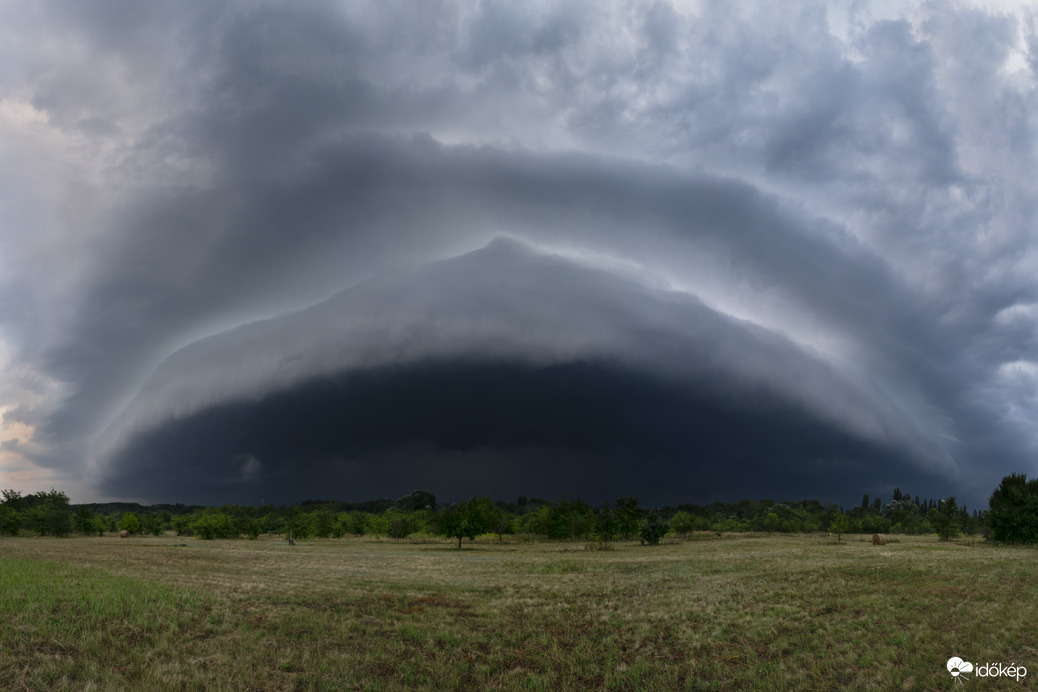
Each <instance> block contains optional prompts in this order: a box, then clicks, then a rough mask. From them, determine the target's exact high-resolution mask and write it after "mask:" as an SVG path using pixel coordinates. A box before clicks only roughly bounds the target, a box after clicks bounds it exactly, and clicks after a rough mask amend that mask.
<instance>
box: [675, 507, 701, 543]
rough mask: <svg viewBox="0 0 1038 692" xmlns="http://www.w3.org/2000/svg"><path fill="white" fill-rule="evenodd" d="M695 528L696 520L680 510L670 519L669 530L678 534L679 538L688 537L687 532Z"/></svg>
mask: <svg viewBox="0 0 1038 692" xmlns="http://www.w3.org/2000/svg"><path fill="white" fill-rule="evenodd" d="M695 527H696V518H695V517H694V516H692V515H691V514H689V513H688V512H686V511H685V510H680V511H678V512H675V513H674V516H672V517H671V518H670V528H671V530H673V531H674V532H676V533H680V534H681V537H682V538H684V537H686V536H688V532H689V531H691V530H692V529H694V528H695Z"/></svg>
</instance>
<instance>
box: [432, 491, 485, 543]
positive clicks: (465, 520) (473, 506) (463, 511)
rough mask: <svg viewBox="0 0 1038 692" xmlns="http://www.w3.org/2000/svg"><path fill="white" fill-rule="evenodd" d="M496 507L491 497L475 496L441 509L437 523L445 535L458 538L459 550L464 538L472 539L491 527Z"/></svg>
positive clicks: (437, 516)
mask: <svg viewBox="0 0 1038 692" xmlns="http://www.w3.org/2000/svg"><path fill="white" fill-rule="evenodd" d="M496 509H497V506H496V505H494V503H493V502H491V501H490V500H489V499H487V498H476V497H474V498H472V499H471V500H464V501H462V502H459V503H457V504H454V505H451V506H450V507H446V508H444V509H441V510H440V511H439V512H438V513H437V515H436V523H437V524H438V526H439V529H440V531H441V532H442V533H443V535H445V536H447V537H448V538H457V539H458V550H461V539H462V538H467V539H469V540H470V541H471V540H474V539H475V538H476V536H478V535H480V534H483V533H486V532H487V531H489V530H490V529H491V527H492V526H493V523H492V520H493V516H494V514H495V510H496Z"/></svg>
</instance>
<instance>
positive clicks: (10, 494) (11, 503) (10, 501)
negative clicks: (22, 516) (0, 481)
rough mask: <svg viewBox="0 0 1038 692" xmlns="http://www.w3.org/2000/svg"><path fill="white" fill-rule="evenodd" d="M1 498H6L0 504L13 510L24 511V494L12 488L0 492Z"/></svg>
mask: <svg viewBox="0 0 1038 692" xmlns="http://www.w3.org/2000/svg"><path fill="white" fill-rule="evenodd" d="M0 497H3V498H4V499H3V500H2V501H0V504H2V505H4V506H5V507H10V508H11V509H22V508H23V507H24V506H25V504H24V503H25V501H24V499H23V498H22V494H21V493H20V492H18V491H17V490H14V489H12V488H8V489H6V490H0Z"/></svg>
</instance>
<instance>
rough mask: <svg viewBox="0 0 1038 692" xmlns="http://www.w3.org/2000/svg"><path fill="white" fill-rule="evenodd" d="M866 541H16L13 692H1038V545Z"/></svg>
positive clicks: (9, 591) (4, 671)
mask: <svg viewBox="0 0 1038 692" xmlns="http://www.w3.org/2000/svg"><path fill="white" fill-rule="evenodd" d="M865 539H866V537H857V536H849V537H845V538H844V541H843V542H842V543H836V542H834V541H832V539H830V538H826V537H822V536H788V535H770V536H764V535H758V536H747V535H725V536H724V537H722V538H718V537H716V536H715V535H713V534H707V535H704V536H702V537H699V540H688V541H684V542H671V543H665V544H664V545H661V546H658V547H651V548H650V547H642V546H640V545H638V544H637V543H633V544H629V543H619V544H616V546H615V549H614V550H609V551H589V550H586V549H585V545H584V544H583V543H524V542H513V543H509V542H505V543H504V544H497V543H493V542H489V541H488V542H477V543H475V544H470V543H466V545H465V547H464V549H462V550H460V551H459V550H458V549H457V548H456V547H452V546H451V544H450V543H449V542H447V541H444V542H442V543H441V542H431V543H410V542H407V541H401V542H396V541H391V540H383V541H376V540H372V539H341V540H327V541H307V542H301V543H300V544H299V545H296V546H288V545H286V544H285V543H284V541H283V540H280V539H276V538H273V537H271V538H269V539H267V540H264V539H260V540H258V541H247V540H240V541H197V540H193V539H181V538H175V537H172V536H170V537H165V538H131V539H125V540H121V539H119V538H116V537H104V538H86V537H84V538H72V539H43V538H11V539H0V556H2V557H0V620H2V631H0V688H2V689H5V690H7V689H13V690H18V689H29V690H37V689H48V690H49V689H76V690H80V689H97V690H104V689H178V690H179V689H239V690H260V689H262V690H277V689H328V690H339V689H413V688H428V689H478V688H490V689H543V690H557V689H632V690H633V689H653V688H664V689H693V690H715V689H716V690H730V689H736V690H769V689H773V690H786V689H805V690H835V689H847V690H889V689H910V690H937V689H953V688H958V687H960V685H959V682H958V681H957V680H955V679H953V678H952V677H951V675H949V673H948V672H947V671H946V670H945V662H946V661H947V660H948V658H949V657H951V656H953V655H954V656H960V657H962V658H963V659H965V660H967V661H972V662H975V663H986V662H1001V663H1003V664H1005V665H1009V664H1011V663H1015V664H1017V665H1022V666H1026V667H1027V668H1028V675H1027V677H1025V678H1023V679H1022V680H1020V681H1017V680H1015V679H1012V680H1007V679H1004V678H1001V679H992V678H978V677H975V676H971V677H970V679H969V680H968V681H967V682H966V687H964V688H961V689H967V690H974V691H976V690H982V689H984V690H988V689H990V690H997V689H1014V690H1015V689H1036V688H1038V685H1036V682H1035V679H1036V678H1038V634H1036V633H1038V620H1036V606H1035V604H1036V603H1038V551H1035V550H1027V549H1010V548H998V547H992V546H989V545H985V544H983V542H981V541H979V540H978V541H976V542H975V544H970V543H969V542H961V543H938V542H936V540H934V539H932V538H929V537H902V538H901V539H900V542H898V543H892V544H889V545H886V546H883V547H873V546H872V545H870V544H869V543H867V542H866V540H865ZM181 543H183V544H186V545H180V544H181Z"/></svg>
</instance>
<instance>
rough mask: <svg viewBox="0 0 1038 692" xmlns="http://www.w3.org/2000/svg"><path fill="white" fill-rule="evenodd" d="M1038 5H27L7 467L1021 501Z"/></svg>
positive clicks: (13, 212) (34, 472) (186, 481)
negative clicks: (1009, 496) (1007, 485)
mask: <svg viewBox="0 0 1038 692" xmlns="http://www.w3.org/2000/svg"><path fill="white" fill-rule="evenodd" d="M1020 6H1023V4H1022V3H998V2H973V3H970V2H962V3H944V2H940V3H908V2H892V3H888V2H878V1H877V2H868V1H856V0H855V1H849V2H818V3H808V2H803V3H774V2H760V3H756V2H738V3H721V2H673V3H670V2H666V1H664V0H660V1H658V2H644V3H633V2H622V3H621V2H617V3H612V2H602V1H601V0H595V1H594V2H565V3H550V2H518V3H517V2H511V1H507V2H504V1H503V2H491V1H484V2H478V3H477V2H450V1H448V0H445V1H443V2H410V3H405V2H393V1H390V0H378V1H377V2H370V3H368V2H338V3H337V2H308V3H287V2H286V3H274V2H271V3H256V2H249V3H235V2H227V3H216V2H210V3H181V2H165V3H163V2H154V3H128V2H91V3H81V2H65V3H63V2H42V3H5V4H3V5H0V191H2V192H0V416H2V417H0V486H2V487H5V488H7V487H10V488H15V489H19V490H22V491H23V492H34V491H36V490H41V489H49V488H50V487H52V486H53V487H56V488H59V489H63V490H65V491H66V492H68V493H69V494H70V496H71V497H72V499H73V501H74V502H86V501H92V500H98V499H109V498H111V499H127V500H139V501H144V502H207V503H223V502H243V503H248V504H255V503H258V502H259V501H260V500H261V499H263V500H266V501H267V502H293V501H296V500H299V499H303V498H308V497H309V498H329V499H330V498H335V499H343V500H359V499H367V498H373V497H384V496H388V497H397V496H399V495H403V494H405V493H407V492H408V491H410V490H412V489H414V488H418V487H421V488H425V489H427V490H430V491H432V492H434V493H435V494H436V495H437V496H438V497H440V498H441V499H445V500H451V499H458V498H460V497H463V496H467V495H472V494H479V495H493V496H495V497H497V498H500V499H513V498H514V497H515V496H517V495H535V496H542V497H549V498H555V497H559V496H561V495H563V494H567V493H568V494H569V496H570V497H584V498H586V499H588V500H591V501H596V502H600V501H602V500H604V499H606V498H611V497H616V496H619V495H625V494H635V495H639V496H641V497H642V499H643V502H644V503H646V504H657V503H678V502H686V501H691V502H698V503H705V502H711V501H714V500H738V499H742V498H744V497H750V498H754V499H760V498H764V497H770V498H772V499H775V500H782V499H800V498H805V497H812V498H818V499H823V500H832V501H837V502H842V503H846V504H851V503H857V502H858V501H859V500H860V498H861V495H862V493H865V492H868V493H871V494H872V495H873V497H876V496H881V497H883V498H884V499H886V500H889V497H890V493H891V491H892V490H893V489H894V488H895V487H901V488H902V489H903V490H907V491H908V492H910V493H912V494H921V495H923V496H924V497H927V496H932V497H939V496H947V495H957V496H958V497H959V498H960V501H961V500H964V501H966V502H967V503H968V505H969V506H970V507H971V508H981V507H982V506H984V505H986V501H987V497H988V496H989V495H990V493H991V491H992V490H993V489H994V487H995V486H996V485H997V483H998V481H999V480H1000V478H1001V477H1002V476H1003V475H1005V474H1007V473H1009V472H1022V473H1028V474H1031V475H1034V474H1035V473H1038V464H1036V459H1038V456H1036V451H1038V431H1036V428H1035V425H1034V421H1035V420H1038V350H1036V346H1038V343H1036V327H1038V254H1036V250H1038V244H1036V243H1035V239H1036V234H1038V182H1036V181H1038V176H1036V175H1035V174H1034V172H1035V171H1038V161H1036V158H1038V137H1036V136H1038V34H1036V31H1038V28H1036V13H1035V12H1034V11H1033V9H1026V8H1025V9H1020Z"/></svg>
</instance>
